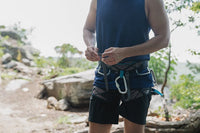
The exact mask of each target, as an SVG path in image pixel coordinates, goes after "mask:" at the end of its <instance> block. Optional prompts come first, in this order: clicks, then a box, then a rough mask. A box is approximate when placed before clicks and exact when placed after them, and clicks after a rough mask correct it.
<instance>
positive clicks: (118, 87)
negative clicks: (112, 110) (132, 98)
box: [115, 76, 128, 94]
mask: <svg viewBox="0 0 200 133" xmlns="http://www.w3.org/2000/svg"><path fill="white" fill-rule="evenodd" d="M122 78H123V81H124V86H125V90H124V91H122V90H121V89H120V86H119V83H118V82H117V81H118V79H120V76H118V77H117V78H116V79H115V84H116V87H117V89H118V91H119V93H121V94H126V93H127V91H128V87H127V83H126V78H125V76H123V77H122Z"/></svg>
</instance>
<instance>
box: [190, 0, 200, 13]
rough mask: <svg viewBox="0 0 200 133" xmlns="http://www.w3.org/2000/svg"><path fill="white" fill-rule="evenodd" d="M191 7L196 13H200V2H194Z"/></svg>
mask: <svg viewBox="0 0 200 133" xmlns="http://www.w3.org/2000/svg"><path fill="white" fill-rule="evenodd" d="M190 9H191V10H192V11H194V12H196V13H199V12H200V2H194V3H192V7H191V8H190Z"/></svg>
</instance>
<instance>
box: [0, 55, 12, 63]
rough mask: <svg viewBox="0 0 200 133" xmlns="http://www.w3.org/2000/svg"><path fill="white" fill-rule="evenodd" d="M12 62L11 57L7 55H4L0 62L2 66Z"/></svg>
mask: <svg viewBox="0 0 200 133" xmlns="http://www.w3.org/2000/svg"><path fill="white" fill-rule="evenodd" d="M11 60H12V56H11V55H10V54H9V53H6V54H4V55H3V56H2V58H1V61H2V64H7V63H9V62H10V61H11Z"/></svg>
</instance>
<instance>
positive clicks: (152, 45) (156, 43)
mask: <svg viewBox="0 0 200 133" xmlns="http://www.w3.org/2000/svg"><path fill="white" fill-rule="evenodd" d="M168 43H169V35H167V37H166V36H161V35H157V36H155V37H153V38H152V39H150V40H148V41H147V42H145V43H143V44H140V45H135V46H132V47H124V50H123V53H124V57H132V56H139V55H146V54H150V53H153V52H155V51H158V50H160V49H162V48H165V47H167V46H168Z"/></svg>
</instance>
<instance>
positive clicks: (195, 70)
mask: <svg viewBox="0 0 200 133" xmlns="http://www.w3.org/2000/svg"><path fill="white" fill-rule="evenodd" d="M188 51H189V52H190V53H191V54H192V55H195V56H200V52H197V51H195V50H191V49H189V50H188ZM187 67H188V68H189V69H190V70H191V71H192V72H193V74H197V73H200V65H199V64H194V63H190V62H189V61H187Z"/></svg>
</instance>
